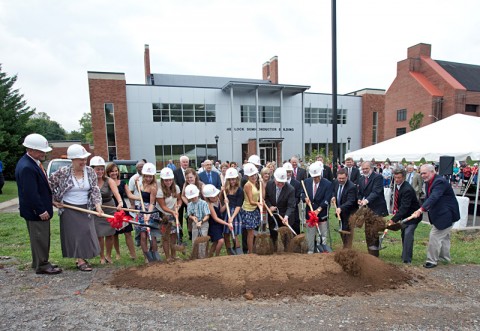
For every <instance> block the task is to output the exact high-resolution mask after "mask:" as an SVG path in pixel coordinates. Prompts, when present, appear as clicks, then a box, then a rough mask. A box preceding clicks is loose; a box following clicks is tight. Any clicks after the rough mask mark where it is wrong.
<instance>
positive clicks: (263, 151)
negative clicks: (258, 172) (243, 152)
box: [259, 144, 278, 164]
mask: <svg viewBox="0 0 480 331" xmlns="http://www.w3.org/2000/svg"><path fill="white" fill-rule="evenodd" d="M259 156H260V161H261V162H262V164H267V162H272V161H275V162H276V163H277V164H278V162H277V146H276V144H260V155H259Z"/></svg>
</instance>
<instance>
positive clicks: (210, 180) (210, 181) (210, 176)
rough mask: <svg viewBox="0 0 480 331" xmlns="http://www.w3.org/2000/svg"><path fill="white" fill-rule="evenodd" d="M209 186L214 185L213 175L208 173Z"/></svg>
mask: <svg viewBox="0 0 480 331" xmlns="http://www.w3.org/2000/svg"><path fill="white" fill-rule="evenodd" d="M207 177H208V184H212V174H211V173H209V172H207Z"/></svg>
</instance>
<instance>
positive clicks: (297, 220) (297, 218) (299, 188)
mask: <svg viewBox="0 0 480 331" xmlns="http://www.w3.org/2000/svg"><path fill="white" fill-rule="evenodd" d="M283 168H285V170H287V183H289V184H290V185H292V186H293V188H294V189H295V213H293V217H294V218H295V220H294V221H293V222H292V223H293V225H292V228H293V230H295V232H296V233H297V234H298V233H300V212H299V210H298V204H299V203H300V200H301V199H302V195H303V190H302V184H300V182H299V181H298V180H296V179H295V178H293V167H292V164H291V163H290V162H285V163H284V164H283Z"/></svg>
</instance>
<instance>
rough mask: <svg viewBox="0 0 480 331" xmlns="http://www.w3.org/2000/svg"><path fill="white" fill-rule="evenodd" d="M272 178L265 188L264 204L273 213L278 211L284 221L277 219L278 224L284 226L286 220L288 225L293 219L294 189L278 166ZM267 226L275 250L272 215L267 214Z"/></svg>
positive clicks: (276, 235) (284, 171)
mask: <svg viewBox="0 0 480 331" xmlns="http://www.w3.org/2000/svg"><path fill="white" fill-rule="evenodd" d="M273 177H274V180H270V181H269V182H268V183H267V186H266V188H265V204H266V205H267V208H270V210H271V211H272V212H273V213H275V212H278V213H279V214H280V215H281V216H282V217H283V221H284V223H283V224H282V222H279V221H278V220H277V223H278V226H279V227H281V226H286V224H287V222H288V224H289V225H290V226H292V225H293V221H294V220H295V218H294V216H293V213H295V189H294V188H293V186H292V185H290V184H288V183H287V171H286V170H285V169H284V168H282V167H280V168H277V169H276V170H275V172H274V174H273ZM268 226H269V228H270V238H272V240H273V244H274V246H275V250H276V247H277V239H278V233H277V231H274V230H273V229H274V228H275V222H274V220H273V219H272V217H271V216H270V215H269V216H268Z"/></svg>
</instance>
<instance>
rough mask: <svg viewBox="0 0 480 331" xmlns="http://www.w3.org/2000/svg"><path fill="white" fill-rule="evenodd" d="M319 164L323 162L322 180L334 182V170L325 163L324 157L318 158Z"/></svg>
mask: <svg viewBox="0 0 480 331" xmlns="http://www.w3.org/2000/svg"><path fill="white" fill-rule="evenodd" d="M317 162H322V164H323V173H322V178H325V179H328V180H329V181H330V182H333V173H332V169H330V167H329V166H328V165H326V164H325V163H324V162H323V156H321V155H319V156H317Z"/></svg>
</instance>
